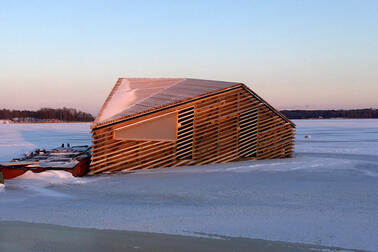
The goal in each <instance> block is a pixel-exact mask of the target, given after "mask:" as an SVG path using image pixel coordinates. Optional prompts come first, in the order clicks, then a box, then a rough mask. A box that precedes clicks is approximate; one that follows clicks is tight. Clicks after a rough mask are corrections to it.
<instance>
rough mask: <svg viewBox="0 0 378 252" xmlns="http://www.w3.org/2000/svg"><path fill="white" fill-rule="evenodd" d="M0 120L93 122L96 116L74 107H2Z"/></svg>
mask: <svg viewBox="0 0 378 252" xmlns="http://www.w3.org/2000/svg"><path fill="white" fill-rule="evenodd" d="M0 120H12V121H43V120H45V121H46V120H57V121H64V122H91V121H93V120H94V118H93V116H92V115H91V114H89V113H86V112H82V111H79V110H76V109H73V108H58V109H53V108H41V109H39V110H37V111H30V110H9V109H0Z"/></svg>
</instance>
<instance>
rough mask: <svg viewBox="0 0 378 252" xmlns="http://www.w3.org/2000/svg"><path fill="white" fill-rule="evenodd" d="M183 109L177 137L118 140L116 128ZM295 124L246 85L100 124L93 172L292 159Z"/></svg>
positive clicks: (95, 140) (92, 164)
mask: <svg viewBox="0 0 378 252" xmlns="http://www.w3.org/2000/svg"><path fill="white" fill-rule="evenodd" d="M172 112H176V113H177V140H175V141H156V140H140V141H135V140H116V139H114V136H113V135H114V130H115V129H118V128H120V127H125V126H127V125H128V124H132V123H136V122H138V121H141V120H146V119H149V118H154V117H157V116H161V115H163V114H166V113H172ZM294 130H295V128H294V126H293V125H292V124H290V123H289V122H287V121H285V120H284V119H282V118H281V117H280V116H278V115H277V114H276V113H274V112H273V111H272V110H271V109H269V108H268V107H267V106H266V105H265V104H263V103H262V102H260V101H259V100H257V99H256V98H254V97H253V96H252V95H251V94H250V93H248V92H247V91H246V90H245V89H244V88H242V87H240V88H236V89H233V90H229V91H226V92H224V93H220V94H214V95H212V96H209V97H206V98H203V99H200V100H197V101H193V102H188V103H186V104H182V105H179V106H176V107H172V108H169V109H166V110H163V111H159V112H156V113H152V114H148V115H146V116H142V117H140V118H135V119H131V120H128V121H125V122H120V123H117V124H113V125H109V126H105V127H102V128H94V129H93V130H92V135H93V146H92V152H93V153H92V160H91V166H90V173H91V174H94V173H100V172H115V171H121V170H134V169H149V168H156V167H169V166H182V165H201V164H210V163H222V162H230V161H236V160H241V159H243V160H244V159H270V158H285V157H291V155H292V153H293V147H294V143H293V141H294Z"/></svg>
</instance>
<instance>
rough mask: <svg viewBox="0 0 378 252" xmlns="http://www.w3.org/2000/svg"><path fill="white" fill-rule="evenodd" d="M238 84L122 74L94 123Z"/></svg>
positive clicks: (104, 121) (105, 121) (102, 122)
mask: <svg viewBox="0 0 378 252" xmlns="http://www.w3.org/2000/svg"><path fill="white" fill-rule="evenodd" d="M235 85H240V83H237V82H225V81H211V80H199V79H187V78H181V79H180V78H119V79H118V81H117V83H116V85H115V86H114V88H113V90H112V91H111V93H110V95H109V97H108V98H107V100H106V101H105V103H104V105H103V106H102V108H101V110H100V113H99V114H98V116H97V117H96V119H95V122H94V123H95V124H105V123H107V122H110V121H114V120H117V119H120V118H123V117H126V116H130V115H133V114H137V113H141V112H144V111H147V110H150V109H154V108H157V107H162V106H165V105H169V104H172V103H176V102H179V101H182V100H186V99H189V98H192V97H196V96H200V95H204V94H207V93H211V92H214V91H217V90H220V89H224V88H227V87H230V86H235Z"/></svg>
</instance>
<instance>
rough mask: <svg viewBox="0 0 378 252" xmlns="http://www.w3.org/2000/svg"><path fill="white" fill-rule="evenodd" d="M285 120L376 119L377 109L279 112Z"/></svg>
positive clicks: (377, 115) (377, 116)
mask: <svg viewBox="0 0 378 252" xmlns="http://www.w3.org/2000/svg"><path fill="white" fill-rule="evenodd" d="M280 112H281V113H282V114H284V115H285V116H286V117H287V118H289V119H292V120H294V119H295V120H299V119H378V109H373V108H366V109H349V110H343V109H339V110H281V111H280Z"/></svg>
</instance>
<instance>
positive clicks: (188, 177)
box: [0, 120, 378, 251]
mask: <svg viewBox="0 0 378 252" xmlns="http://www.w3.org/2000/svg"><path fill="white" fill-rule="evenodd" d="M295 123H296V124H297V137H296V138H297V144H296V149H295V151H296V152H295V157H294V158H292V159H278V160H262V161H244V162H234V163H228V164H217V165H207V166H193V167H176V168H161V169H153V170H140V171H137V172H135V173H132V174H114V175H102V176H91V177H84V178H73V177H72V176H71V175H70V174H69V173H65V172H49V173H40V174H33V173H26V174H24V175H23V176H22V177H20V178H18V179H14V180H8V181H6V186H5V189H4V190H3V191H0V218H1V219H3V220H20V221H28V222H42V223H52V224H60V225H68V226H77V227H96V228H108V229H124V230H138V231H150V232H162V233H172V234H184V235H185V234H186V235H196V234H197V235H198V234H200V233H207V234H219V235H228V236H242V237H251V238H262V239H268V240H282V241H292V242H305V243H313V244H320V245H330V246H340V247H345V248H360V249H367V250H373V251H378V239H377V235H376V234H377V233H378V120H303V121H295ZM14 126H17V127H14ZM306 135H307V136H311V138H305V136H306ZM0 139H1V140H0V160H3V159H4V158H6V157H8V156H9V155H10V154H15V153H17V154H21V153H22V151H25V150H29V149H30V148H34V147H39V148H41V147H43V148H47V147H49V146H47V145H50V146H51V145H52V146H51V147H53V146H55V145H58V144H60V143H61V142H72V143H74V142H75V144H88V143H89V141H90V136H89V125H88V124H60V125H47V124H46V125H33V124H30V125H29V124H28V125H0ZM3 139H5V141H4V140H3ZM44 144H47V145H46V146H45V145H44ZM42 145H43V146H42ZM5 146H6V147H5ZM13 156H14V155H13Z"/></svg>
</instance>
